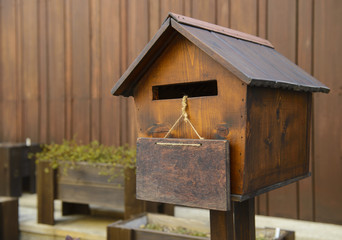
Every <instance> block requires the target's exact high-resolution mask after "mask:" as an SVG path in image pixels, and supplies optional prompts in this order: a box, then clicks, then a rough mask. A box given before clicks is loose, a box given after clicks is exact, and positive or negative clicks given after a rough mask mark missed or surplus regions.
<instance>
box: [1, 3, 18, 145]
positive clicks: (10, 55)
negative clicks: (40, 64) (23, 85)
mask: <svg viewBox="0 0 342 240" xmlns="http://www.w3.org/2000/svg"><path fill="white" fill-rule="evenodd" d="M0 11H1V12H0V16H1V21H0V24H1V26H0V29H1V40H0V42H1V51H0V56H1V57H0V59H1V73H0V74H1V77H0V78H1V82H2V92H1V96H2V101H3V107H2V108H1V111H2V115H1V118H2V125H1V132H2V138H3V139H4V140H5V141H16V138H17V128H16V124H15V123H16V119H17V112H16V91H17V73H16V71H17V67H16V66H17V55H16V1H12V0H2V2H1V8H0ZM5 106H6V107H5Z"/></svg>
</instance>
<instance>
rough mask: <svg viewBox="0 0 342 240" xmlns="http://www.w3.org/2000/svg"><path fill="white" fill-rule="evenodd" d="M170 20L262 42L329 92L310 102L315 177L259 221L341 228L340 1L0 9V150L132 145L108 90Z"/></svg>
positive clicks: (34, 0) (9, 4) (128, 0)
mask: <svg viewBox="0 0 342 240" xmlns="http://www.w3.org/2000/svg"><path fill="white" fill-rule="evenodd" d="M169 11H173V12H175V13H179V14H183V15H187V16H190V17H194V18H199V19H201V20H205V21H209V22H211V23H216V24H219V25H223V26H226V27H230V28H233V29H237V30H240V31H244V32H247V33H251V34H254V35H258V36H261V37H263V38H266V39H268V40H270V41H271V42H272V43H273V44H274V46H275V48H276V49H277V50H278V51H279V52H281V53H282V54H284V55H285V56H286V57H288V58H289V59H290V60H292V61H293V62H294V63H296V64H298V65H299V66H301V67H302V68H303V69H304V70H305V71H307V72H309V73H310V74H312V75H314V76H315V77H316V78H318V79H319V80H320V81H322V82H323V83H325V84H326V85H327V86H328V87H330V88H331V92H330V94H328V95H325V94H317V95H316V96H315V97H314V109H313V114H314V121H313V127H312V136H313V139H314V140H313V141H312V164H311V171H312V173H313V177H311V178H309V179H306V180H303V181H301V182H299V183H294V184H292V185H289V186H287V187H284V188H282V189H279V190H275V191H273V192H270V193H268V194H264V195H262V196H260V197H258V198H257V200H256V212H257V213H258V214H265V215H273V216H283V217H290V218H296V219H305V220H312V221H322V222H332V223H338V224H342V214H341V212H342V191H341V187H340V183H341V182H342V174H341V170H342V161H341V159H342V150H341V149H342V148H341V146H342V138H341V133H342V127H341V126H342V124H341V117H342V111H341V105H342V104H341V102H342V101H341V96H342V87H341V86H342V85H341V82H342V80H341V79H342V64H341V62H342V61H341V59H340V56H342V46H341V42H342V1H340V0H286V1H279V0H0V141H1V142H8V141H13V142H22V141H24V139H25V138H26V137H30V138H31V139H32V140H33V141H34V142H41V143H43V142H51V141H55V142H60V141H61V140H62V139H63V138H69V139H70V138H72V137H73V136H76V138H77V139H80V140H82V141H83V142H89V141H91V140H93V139H97V140H100V141H101V142H102V143H104V144H107V145H120V144H124V143H130V144H135V141H136V124H135V116H134V114H135V113H134V108H133V101H132V99H126V98H119V97H113V96H111V94H110V90H111V88H112V86H113V85H114V83H115V81H117V80H118V79H119V77H120V76H121V74H122V73H123V72H124V71H125V69H126V68H127V67H128V66H129V64H130V63H131V62H132V61H133V60H134V58H135V57H136V56H137V55H138V54H139V52H140V51H141V49H142V48H143V47H144V46H145V44H146V43H147V42H148V41H149V39H151V38H152V36H153V35H154V33H155V32H156V31H157V30H158V28H159V26H160V25H161V23H162V21H163V20H164V18H165V17H166V15H167V13H168V12H169Z"/></svg>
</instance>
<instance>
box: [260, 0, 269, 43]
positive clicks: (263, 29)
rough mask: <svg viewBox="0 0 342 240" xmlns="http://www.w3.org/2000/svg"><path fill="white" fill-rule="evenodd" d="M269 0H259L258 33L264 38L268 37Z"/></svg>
mask: <svg viewBox="0 0 342 240" xmlns="http://www.w3.org/2000/svg"><path fill="white" fill-rule="evenodd" d="M267 1H268V0H258V6H257V8H258V33H257V35H258V36H259V37H262V38H267Z"/></svg>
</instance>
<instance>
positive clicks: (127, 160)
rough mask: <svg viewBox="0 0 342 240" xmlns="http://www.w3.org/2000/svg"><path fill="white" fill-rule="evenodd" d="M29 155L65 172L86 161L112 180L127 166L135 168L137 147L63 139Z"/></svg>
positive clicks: (121, 173)
mask: <svg viewBox="0 0 342 240" xmlns="http://www.w3.org/2000/svg"><path fill="white" fill-rule="evenodd" d="M29 157H30V158H35V159H36V163H39V162H40V161H48V162H49V163H50V167H51V168H52V169H57V168H60V169H62V172H63V173H64V174H67V172H68V170H69V169H75V168H77V164H78V163H82V162H86V163H88V164H91V165H93V166H95V167H97V168H99V174H101V175H108V176H109V179H108V180H109V181H111V180H113V179H114V178H115V177H117V176H118V175H119V174H120V175H123V172H124V170H125V169H126V168H131V169H134V168H135V162H136V149H135V148H133V147H129V146H128V145H123V146H119V147H114V146H104V145H102V144H100V143H99V142H98V141H93V142H91V143H89V144H79V143H77V142H76V141H75V140H63V142H62V144H57V143H51V144H43V145H42V151H41V152H37V153H34V154H31V155H30V156H29ZM118 167H120V168H118ZM118 169H119V171H118ZM45 171H49V170H48V169H45Z"/></svg>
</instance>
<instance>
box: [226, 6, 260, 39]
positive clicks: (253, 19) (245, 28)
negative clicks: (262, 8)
mask: <svg viewBox="0 0 342 240" xmlns="http://www.w3.org/2000/svg"><path fill="white" fill-rule="evenodd" d="M257 3H258V2H257V1H255V0H248V1H246V0H245V1H240V0H231V1H230V7H231V11H230V13H231V17H230V19H231V22H230V27H231V28H232V29H236V30H239V31H241V32H246V33H249V34H253V35H256V33H257V23H258V19H257V9H258V8H257Z"/></svg>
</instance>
